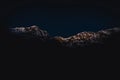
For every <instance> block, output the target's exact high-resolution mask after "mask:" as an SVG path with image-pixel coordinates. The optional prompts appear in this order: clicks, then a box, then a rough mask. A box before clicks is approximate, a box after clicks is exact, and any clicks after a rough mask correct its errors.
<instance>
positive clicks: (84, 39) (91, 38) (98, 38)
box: [10, 26, 120, 48]
mask: <svg viewBox="0 0 120 80" xmlns="http://www.w3.org/2000/svg"><path fill="white" fill-rule="evenodd" d="M10 32H11V33H12V34H15V35H16V36H21V38H27V39H31V38H32V39H38V40H40V41H41V40H42V41H46V42H47V43H49V42H51V41H52V44H56V45H57V44H58V45H59V46H62V47H68V48H76V47H86V46H91V45H94V44H95V45H101V44H104V42H105V41H107V40H109V38H110V37H111V36H113V35H114V34H118V33H119V32H120V28H111V29H106V30H100V31H98V32H86V31H84V32H80V33H78V34H76V35H73V36H70V37H67V38H64V37H61V36H55V37H50V36H49V35H48V33H47V31H45V30H41V29H39V27H37V26H30V27H16V28H11V29H10ZM55 42H56V43H55Z"/></svg>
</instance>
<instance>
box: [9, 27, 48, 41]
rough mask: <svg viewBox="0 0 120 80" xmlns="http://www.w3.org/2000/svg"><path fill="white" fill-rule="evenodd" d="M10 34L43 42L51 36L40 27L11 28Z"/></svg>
mask: <svg viewBox="0 0 120 80" xmlns="http://www.w3.org/2000/svg"><path fill="white" fill-rule="evenodd" d="M10 32H11V33H13V34H15V35H19V36H22V37H25V38H39V39H41V40H45V39H47V38H48V36H49V35H48V33H47V31H45V30H41V29H39V27H38V26H30V27H16V28H10Z"/></svg>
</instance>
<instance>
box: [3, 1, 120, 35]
mask: <svg viewBox="0 0 120 80" xmlns="http://www.w3.org/2000/svg"><path fill="white" fill-rule="evenodd" d="M75 1H76V0H74V1H73V0H64V1H63V0H61V1H60V0H58V1H55V0H51V1H48V0H45V1H37V0H35V1H32V0H29V1H28V0H24V1H18V2H14V1H13V3H12V2H10V3H11V4H10V3H7V4H9V5H10V7H8V8H5V9H6V13H9V14H6V15H7V16H5V17H6V18H7V26H8V27H21V26H26V27H28V26H32V25H38V26H40V28H41V29H44V30H47V31H48V32H49V33H50V35H52V36H56V35H60V36H70V35H73V34H76V33H78V32H81V31H98V30H100V29H105V28H109V27H117V26H119V21H120V19H119V16H118V14H119V11H118V10H119V7H118V6H117V2H114V3H113V2H110V1H109V2H107V1H106V2H105V1H104V2H102V1H91V2H90V1H88V0H85V1H78V2H77V1H76V2H75ZM13 4H15V5H13ZM112 6H114V7H112ZM7 9H9V11H7Z"/></svg>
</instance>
